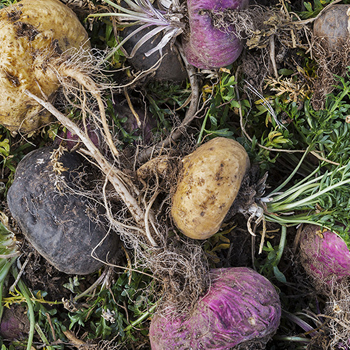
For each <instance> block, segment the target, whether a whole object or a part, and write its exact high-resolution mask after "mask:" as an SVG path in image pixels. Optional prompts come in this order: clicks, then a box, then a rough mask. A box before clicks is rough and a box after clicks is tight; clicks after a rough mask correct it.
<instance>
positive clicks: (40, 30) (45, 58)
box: [0, 0, 90, 133]
mask: <svg viewBox="0 0 350 350" xmlns="http://www.w3.org/2000/svg"><path fill="white" fill-rule="evenodd" d="M0 43H1V53H0V95H1V99H0V124H2V125H4V126H5V127H6V128H8V129H9V130H11V131H18V130H19V129H20V130H21V131H22V132H25V133H28V132H31V131H33V130H35V129H37V128H38V127H40V126H41V125H43V124H46V123H48V122H50V121H51V119H52V117H51V116H50V114H49V113H48V112H47V111H46V110H44V109H43V108H42V107H41V106H40V105H38V104H37V103H36V102H35V101H33V100H32V99H31V98H29V97H28V96H27V95H25V93H24V91H25V90H26V89H27V90H29V91H30V92H31V93H33V94H35V95H37V96H42V97H44V99H45V98H46V97H47V98H48V99H49V100H53V98H54V94H55V92H56V90H57V89H58V87H59V84H58V80H57V77H56V75H55V74H54V72H53V71H52V70H51V69H50V68H49V65H48V63H49V62H50V60H52V59H53V58H58V57H60V56H61V55H62V53H63V52H65V51H66V50H67V49H71V48H76V49H79V48H89V47H90V44H89V42H88V34H87V32H86V31H85V29H84V27H83V26H82V25H81V23H80V22H79V20H78V18H77V17H76V15H75V14H74V12H73V11H72V10H70V9H69V8H68V7H67V6H66V5H64V4H62V3H61V2H60V1H58V0H23V1H21V2H19V3H17V4H14V5H11V6H9V7H5V8H3V9H2V10H0ZM72 53H73V52H71V53H70V54H72Z"/></svg>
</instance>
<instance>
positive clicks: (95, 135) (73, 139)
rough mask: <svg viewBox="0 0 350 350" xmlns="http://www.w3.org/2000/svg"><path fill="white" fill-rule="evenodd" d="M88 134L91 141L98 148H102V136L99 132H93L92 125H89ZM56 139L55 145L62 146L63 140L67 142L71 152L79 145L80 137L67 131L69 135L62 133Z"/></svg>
mask: <svg viewBox="0 0 350 350" xmlns="http://www.w3.org/2000/svg"><path fill="white" fill-rule="evenodd" d="M87 134H88V136H89V138H90V140H91V141H92V142H93V144H94V145H95V146H96V147H99V146H100V135H99V132H98V131H97V130H92V129H91V127H90V125H87ZM57 136H58V137H57V138H56V140H55V141H56V142H55V144H60V143H61V142H62V140H64V141H65V145H66V148H67V149H68V150H69V151H70V150H72V149H73V148H74V147H75V146H77V144H78V143H79V137H78V135H76V134H73V133H72V132H71V131H69V130H67V133H64V132H63V131H61V132H60V133H59V134H58V135H57Z"/></svg>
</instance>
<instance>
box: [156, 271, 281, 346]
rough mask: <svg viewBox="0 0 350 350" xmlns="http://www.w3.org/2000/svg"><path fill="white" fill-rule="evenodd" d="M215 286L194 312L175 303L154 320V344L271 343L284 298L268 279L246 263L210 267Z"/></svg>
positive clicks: (200, 301)
mask: <svg viewBox="0 0 350 350" xmlns="http://www.w3.org/2000/svg"><path fill="white" fill-rule="evenodd" d="M210 275H211V276H210V277H211V280H212V284H211V287H210V289H209V291H208V292H207V294H206V295H204V296H203V297H202V298H200V299H199V300H198V302H197V304H196V306H195V307H194V309H193V310H192V312H191V314H190V315H188V316H186V315H176V314H175V313H173V311H174V310H172V309H171V308H169V309H166V310H167V311H166V312H165V314H164V313H162V314H159V315H158V314H157V315H156V316H155V317H154V318H153V319H152V321H151V326H150V333H149V334H150V341H151V347H152V350H161V349H215V350H224V349H229V348H232V347H234V346H236V345H238V344H242V343H247V342H256V341H257V340H260V341H262V342H265V343H267V341H268V340H269V339H270V338H271V337H272V335H273V334H274V333H275V332H276V330H277V328H278V327H279V323H280V317H281V304H280V300H279V296H278V294H277V292H276V290H275V288H274V287H273V285H272V284H271V282H270V281H269V280H267V279H266V278H265V277H263V276H262V275H260V274H259V273H257V272H256V271H254V270H252V269H250V268H247V267H232V268H221V269H213V270H211V273H210Z"/></svg>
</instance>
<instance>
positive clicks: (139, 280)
mask: <svg viewBox="0 0 350 350" xmlns="http://www.w3.org/2000/svg"><path fill="white" fill-rule="evenodd" d="M147 293H149V294H147ZM155 302H156V300H154V295H152V281H151V278H150V277H147V276H145V275H143V274H141V273H135V272H134V273H132V274H131V275H130V274H129V273H123V274H122V275H120V276H119V278H118V279H117V280H116V282H115V283H114V284H113V285H112V286H111V287H110V288H109V289H102V290H101V291H99V292H98V293H97V294H96V295H95V296H93V297H89V301H88V303H79V305H77V306H76V310H75V311H71V312H69V313H68V317H69V321H70V323H69V325H67V326H68V327H67V328H68V329H74V328H75V327H79V326H81V327H84V329H85V330H87V331H88V337H89V338H90V339H96V338H99V339H111V338H113V337H115V336H119V339H120V340H121V341H122V340H125V339H126V338H128V337H135V334H134V335H133V333H134V332H133V329H129V330H127V327H128V326H129V325H130V324H131V323H132V322H134V321H135V320H137V319H138V318H139V317H140V316H142V315H143V314H145V313H146V314H147V313H148V310H149V309H150V308H151V307H152V305H153V304H154V303H155ZM137 326H138V329H139V331H140V328H141V329H144V333H145V334H147V327H146V328H144V326H143V325H142V324H141V323H140V324H138V325H137Z"/></svg>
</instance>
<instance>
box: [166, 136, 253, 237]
mask: <svg viewBox="0 0 350 350" xmlns="http://www.w3.org/2000/svg"><path fill="white" fill-rule="evenodd" d="M249 167H250V162H249V157H248V154H247V152H246V151H245V149H244V148H243V146H242V145H240V144H239V143H238V142H237V141H234V140H231V139H227V138H223V137H217V138H215V139H213V140H211V141H209V142H207V143H205V144H203V145H202V146H200V147H199V148H198V149H197V150H196V151H194V152H193V153H191V154H190V155H188V156H186V157H185V158H184V159H183V176H182V179H181V181H180V182H179V184H178V186H177V189H176V192H175V194H174V196H173V199H172V208H171V215H172V217H173V220H174V222H175V224H176V226H177V227H178V228H179V229H180V231H181V232H182V233H183V234H184V235H186V236H188V237H190V238H193V239H206V238H209V237H211V236H212V235H214V234H215V233H216V232H218V230H219V229H220V226H221V224H222V221H223V220H224V218H225V215H226V214H227V212H228V210H229V209H230V207H231V205H232V203H233V201H234V200H235V198H236V196H237V194H238V191H239V189H240V186H241V183H242V180H243V177H244V175H245V174H246V172H247V170H248V169H249Z"/></svg>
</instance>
